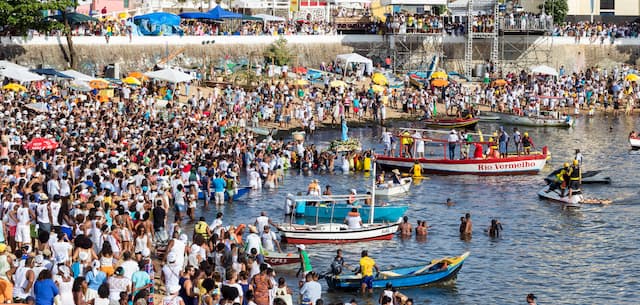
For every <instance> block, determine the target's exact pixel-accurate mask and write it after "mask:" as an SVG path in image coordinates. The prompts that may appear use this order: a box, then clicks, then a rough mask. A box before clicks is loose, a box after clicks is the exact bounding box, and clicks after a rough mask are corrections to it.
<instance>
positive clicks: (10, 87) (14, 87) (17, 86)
mask: <svg viewBox="0 0 640 305" xmlns="http://www.w3.org/2000/svg"><path fill="white" fill-rule="evenodd" d="M2 89H4V90H12V91H15V92H19V91H27V88H26V87H25V86H23V85H20V84H15V83H11V84H7V85H5V86H4V87H2Z"/></svg>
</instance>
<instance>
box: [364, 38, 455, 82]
mask: <svg viewBox="0 0 640 305" xmlns="http://www.w3.org/2000/svg"><path fill="white" fill-rule="evenodd" d="M443 54H444V31H442V33H406V34H393V33H390V34H385V35H384V41H383V42H382V43H379V44H376V45H375V46H372V47H370V51H369V53H367V56H368V57H369V58H375V57H379V58H380V59H384V58H386V57H387V56H388V57H389V58H391V62H392V69H393V72H394V73H401V74H404V73H408V72H410V71H421V70H427V67H428V65H429V64H430V63H431V61H432V60H433V57H434V56H436V57H438V58H441V57H442V56H443Z"/></svg>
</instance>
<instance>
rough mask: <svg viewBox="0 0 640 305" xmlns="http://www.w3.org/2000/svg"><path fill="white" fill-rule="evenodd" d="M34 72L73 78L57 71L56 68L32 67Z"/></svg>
mask: <svg viewBox="0 0 640 305" xmlns="http://www.w3.org/2000/svg"><path fill="white" fill-rule="evenodd" d="M29 71H31V72H33V73H36V74H40V75H45V76H53V77H60V78H73V77H71V76H69V75H66V74H64V73H62V72H59V71H56V69H32V70H29Z"/></svg>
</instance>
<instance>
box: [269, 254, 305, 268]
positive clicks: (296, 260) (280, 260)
mask: <svg viewBox="0 0 640 305" xmlns="http://www.w3.org/2000/svg"><path fill="white" fill-rule="evenodd" d="M264 261H265V263H267V264H269V265H270V266H271V267H274V268H290V267H298V266H300V255H298V254H297V253H279V252H273V253H267V254H265V255H264Z"/></svg>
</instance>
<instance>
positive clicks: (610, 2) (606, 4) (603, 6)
mask: <svg viewBox="0 0 640 305" xmlns="http://www.w3.org/2000/svg"><path fill="white" fill-rule="evenodd" d="M615 3H616V1H615V0H600V10H614V9H615V8H616V4H615Z"/></svg>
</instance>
